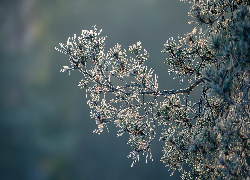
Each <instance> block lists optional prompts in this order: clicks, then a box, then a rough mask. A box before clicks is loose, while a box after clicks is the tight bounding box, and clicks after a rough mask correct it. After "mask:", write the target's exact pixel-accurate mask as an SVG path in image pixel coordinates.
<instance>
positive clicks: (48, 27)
mask: <svg viewBox="0 0 250 180" xmlns="http://www.w3.org/2000/svg"><path fill="white" fill-rule="evenodd" d="M189 9H190V4H189V3H187V2H186V3H184V2H181V1H179V0H168V1H167V0H0V42H1V44H0V68H1V70H0V78H1V80H0V82H1V84H0V92H1V93H0V179H1V180H17V179H18V180H92V179H93V180H96V179H100V180H117V179H120V180H140V179H157V180H158V179H180V174H179V173H178V172H177V171H176V172H175V173H174V175H173V176H171V177H170V174H171V171H168V169H169V168H168V167H165V164H163V163H162V162H161V161H160V158H161V156H162V155H163V153H162V147H163V145H164V144H163V143H162V142H159V141H158V139H159V136H160V133H161V132H157V134H156V139H155V142H153V146H152V154H153V159H154V161H148V163H147V164H146V163H145V156H142V155H141V156H140V161H139V162H138V163H136V164H135V165H134V167H133V168H131V163H132V159H128V158H127V155H128V154H129V152H130V151H131V147H130V146H129V145H127V140H128V136H126V135H125V136H122V137H119V138H118V137H117V135H116V132H117V130H118V129H117V128H116V127H115V126H114V125H113V124H110V125H109V132H107V131H104V132H103V133H102V134H101V135H98V134H93V130H94V129H95V128H96V127H97V125H96V124H95V120H93V119H91V118H90V116H89V115H90V108H89V106H88V105H87V103H86V102H87V99H86V98H85V90H80V88H79V87H78V82H79V81H80V80H81V79H82V75H81V74H80V73H79V72H78V71H73V72H72V73H71V75H70V76H69V74H68V73H67V72H66V73H60V72H59V71H60V69H61V68H62V66H67V65H70V63H69V61H68V56H67V55H64V54H61V53H60V52H58V51H56V50H55V47H56V46H58V43H60V42H61V43H64V44H65V43H66V41H67V39H68V37H72V36H73V34H76V35H77V36H79V35H80V34H81V32H82V30H89V29H92V26H93V25H96V27H97V29H98V31H99V30H100V29H103V32H102V34H101V35H102V36H107V39H106V52H107V50H109V49H110V48H112V47H114V46H115V45H116V43H119V44H121V45H122V49H126V50H127V52H128V47H129V46H130V45H132V44H134V43H136V42H137V41H141V42H142V47H143V48H145V49H146V50H147V51H148V52H149V53H150V57H149V59H148V61H147V62H146V65H147V66H148V69H149V68H153V69H154V70H155V72H156V73H157V74H158V75H159V81H158V82H159V89H160V90H163V89H173V88H185V87H187V86H186V85H187V84H186V85H185V84H182V85H180V84H179V82H178V81H179V80H173V79H172V78H173V76H169V75H168V73H167V70H168V67H166V64H164V61H165V59H166V57H167V54H163V53H161V50H163V49H164V43H165V42H166V40H168V39H169V38H170V37H174V38H175V39H176V40H177V36H178V34H179V35H180V36H183V35H184V34H186V33H187V32H191V31H192V29H193V28H194V24H191V25H189V24H188V21H191V20H192V19H191V18H190V17H189V16H188V11H189ZM128 55H129V56H130V53H129V52H128ZM195 91H197V92H198V91H199V89H198V90H195ZM191 96H192V94H191ZM159 130H160V128H159Z"/></svg>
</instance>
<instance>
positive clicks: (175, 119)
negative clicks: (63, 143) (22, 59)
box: [56, 0, 250, 179]
mask: <svg viewBox="0 0 250 180" xmlns="http://www.w3.org/2000/svg"><path fill="white" fill-rule="evenodd" d="M190 3H192V4H193V5H192V8H191V10H190V13H189V15H190V16H191V17H193V18H194V19H195V22H196V23H197V27H195V28H194V29H193V31H192V32H191V33H188V34H186V35H185V37H184V38H182V37H179V38H178V42H177V43H176V42H175V40H173V38H170V39H169V40H168V41H167V42H166V44H165V45H164V46H165V49H164V50H163V51H162V52H164V53H168V55H169V56H168V58H167V59H166V63H167V64H168V65H169V67H170V69H169V71H168V72H169V74H170V73H176V77H175V78H180V79H181V80H180V82H181V83H182V82H183V80H184V79H185V78H186V77H188V78H189V79H188V81H189V83H192V85H190V86H189V87H187V88H185V89H179V90H174V89H173V90H158V82H157V78H158V76H157V75H156V74H154V73H153V70H152V69H150V70H148V69H147V66H145V65H144V62H145V61H146V60H147V58H148V57H149V53H148V52H147V51H146V50H145V49H144V50H143V52H141V50H142V46H141V42H137V44H133V45H132V46H130V47H129V51H130V52H131V53H132V54H134V56H135V58H132V57H130V58H129V59H128V58H127V52H126V50H125V49H124V50H122V49H121V46H120V45H119V44H117V45H116V46H115V47H114V48H113V49H110V50H109V51H108V53H107V54H104V52H103V51H104V46H105V44H104V41H105V37H100V33H101V31H100V32H99V33H98V32H97V29H96V27H95V26H94V27H93V29H92V30H90V31H88V30H83V31H82V34H81V36H80V37H78V39H77V38H76V35H74V37H72V38H69V39H68V41H67V44H66V45H64V44H62V43H60V44H59V45H60V46H59V48H56V49H57V50H58V51H60V52H62V53H65V54H68V55H69V56H70V58H69V60H70V62H71V67H69V66H64V68H63V69H62V70H61V71H62V72H65V71H69V73H70V71H72V70H79V71H80V72H81V73H82V74H83V75H84V79H82V80H81V82H80V83H79V86H80V87H81V88H85V89H86V97H87V95H88V94H90V97H91V100H89V101H88V102H87V103H88V104H89V106H90V108H94V111H91V117H92V118H93V119H95V121H96V124H97V125H98V128H97V129H96V130H94V132H95V133H99V134H100V133H101V132H103V128H105V127H106V128H107V124H108V123H109V122H114V123H115V124H116V125H117V127H119V128H120V130H119V131H118V134H117V135H118V136H122V135H123V134H124V133H128V134H129V135H130V137H129V141H128V143H129V144H130V145H131V147H132V149H133V151H132V152H130V154H129V155H128V157H132V159H133V163H132V166H133V165H134V163H135V162H136V161H139V153H143V154H144V153H146V154H147V156H146V159H147V158H148V156H149V157H150V159H152V154H151V149H150V148H151V143H152V141H153V140H154V138H155V134H156V132H155V126H156V124H157V123H158V125H160V126H162V130H163V132H162V133H161V137H160V140H161V141H163V142H165V146H164V147H163V152H164V155H163V157H162V161H163V162H164V163H166V164H167V166H170V168H171V169H173V172H174V170H176V168H177V167H178V170H179V171H180V172H181V173H182V179H246V178H249V176H250V169H249V166H248V164H247V161H246V158H247V156H248V154H249V150H250V146H249V143H250V140H249V137H250V131H249V130H250V129H249V128H250V127H249V115H250V112H249V105H250V101H249V99H250V98H249V96H250V94H249V88H250V84H249V82H250V79H249V73H250V70H249V63H250V21H249V20H250V6H249V1H247V0H241V1H238V0H220V1H217V0H214V1H210V0H207V1H204V0H194V1H192V2H190ZM204 26H205V30H202V27H204ZM197 29H198V30H199V32H197ZM76 39H77V40H78V42H77V41H76ZM198 85H200V87H201V88H200V90H201V96H200V99H199V100H198V102H195V103H192V102H191V101H188V98H189V94H190V92H192V91H193V90H194V89H195V88H197V87H198ZM107 93H109V94H111V95H110V96H108V95H107V96H106V94H107ZM160 96H163V97H164V98H165V99H164V101H163V102H158V101H159V100H158V99H159V97H160ZM181 96H183V100H184V101H181V98H180V97H181ZM157 100H158V101H157ZM152 160H153V159H152ZM185 163H187V164H188V165H189V166H190V167H191V171H189V172H186V171H185V169H183V165H184V164H185Z"/></svg>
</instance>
